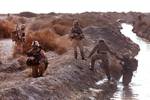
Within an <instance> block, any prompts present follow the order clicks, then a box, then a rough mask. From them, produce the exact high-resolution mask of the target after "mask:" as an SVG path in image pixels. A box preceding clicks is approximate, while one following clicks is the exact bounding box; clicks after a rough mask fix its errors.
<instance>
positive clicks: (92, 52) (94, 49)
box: [89, 45, 98, 57]
mask: <svg viewBox="0 0 150 100" xmlns="http://www.w3.org/2000/svg"><path fill="white" fill-rule="evenodd" d="M97 48H98V45H96V46H95V47H94V48H93V50H92V51H91V53H90V55H89V57H91V56H92V55H93V54H94V53H95V52H96V50H97Z"/></svg>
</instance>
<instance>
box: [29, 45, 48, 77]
mask: <svg viewBox="0 0 150 100" xmlns="http://www.w3.org/2000/svg"><path fill="white" fill-rule="evenodd" d="M27 55H28V57H32V59H31V60H30V58H29V62H27V65H30V66H32V76H33V77H39V76H42V75H43V73H44V72H45V70H46V68H47V66H48V60H47V57H46V56H45V52H44V50H42V49H41V48H40V47H37V48H32V49H31V50H29V51H28V53H27Z"/></svg>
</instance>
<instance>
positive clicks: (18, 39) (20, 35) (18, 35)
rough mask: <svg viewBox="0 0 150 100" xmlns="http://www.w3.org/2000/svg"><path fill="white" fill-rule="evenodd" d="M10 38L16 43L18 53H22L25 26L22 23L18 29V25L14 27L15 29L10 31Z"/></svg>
mask: <svg viewBox="0 0 150 100" xmlns="http://www.w3.org/2000/svg"><path fill="white" fill-rule="evenodd" d="M12 40H13V41H15V43H16V48H17V51H20V53H23V45H24V43H25V26H24V25H22V26H21V29H18V26H17V27H16V31H14V32H13V33H12Z"/></svg>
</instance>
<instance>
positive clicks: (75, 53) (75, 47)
mask: <svg viewBox="0 0 150 100" xmlns="http://www.w3.org/2000/svg"><path fill="white" fill-rule="evenodd" d="M73 48H74V57H75V59H77V58H78V52H77V44H74V47H73Z"/></svg>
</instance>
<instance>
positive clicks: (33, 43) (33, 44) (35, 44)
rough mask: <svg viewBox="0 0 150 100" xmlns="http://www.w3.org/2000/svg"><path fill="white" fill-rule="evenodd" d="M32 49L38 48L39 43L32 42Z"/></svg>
mask: <svg viewBox="0 0 150 100" xmlns="http://www.w3.org/2000/svg"><path fill="white" fill-rule="evenodd" d="M32 47H40V43H39V42H38V41H33V42H32Z"/></svg>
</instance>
